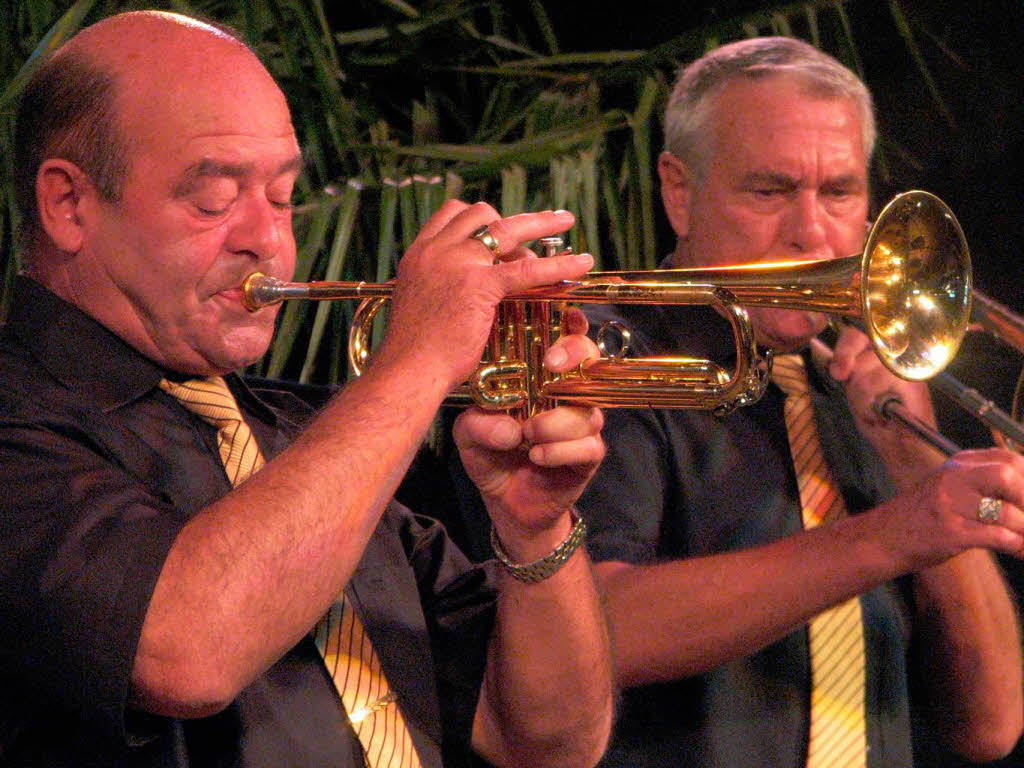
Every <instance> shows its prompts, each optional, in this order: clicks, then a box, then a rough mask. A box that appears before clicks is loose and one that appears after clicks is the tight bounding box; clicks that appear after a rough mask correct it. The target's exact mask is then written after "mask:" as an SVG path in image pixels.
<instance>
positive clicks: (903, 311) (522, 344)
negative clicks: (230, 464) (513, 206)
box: [244, 191, 971, 414]
mask: <svg viewBox="0 0 1024 768" xmlns="http://www.w3.org/2000/svg"><path fill="white" fill-rule="evenodd" d="M560 243H561V239H560V238H544V239H542V241H541V245H542V247H543V249H544V251H545V255H552V254H554V253H556V252H557V251H558V248H559V245H560ZM970 288H971V267H970V257H969V255H968V249H967V244H966V241H965V239H964V235H963V232H962V230H961V229H960V225H959V223H958V222H957V220H956V217H955V216H954V215H953V213H952V212H951V211H950V210H949V208H948V207H947V206H946V205H945V203H943V202H942V201H941V200H939V199H938V198H937V197H935V196H934V195H931V194H929V193H927V192H921V191H912V192H905V193H903V194H901V195H898V196H897V197H896V198H894V199H893V200H892V201H891V202H890V203H889V204H888V205H887V206H886V207H885V208H884V209H883V211H882V212H881V214H880V215H879V216H878V218H877V219H876V220H875V223H874V225H873V226H872V227H871V229H870V231H869V232H868V235H867V240H866V244H865V246H864V250H863V252H862V253H860V254H855V255H852V256H847V257H842V258H838V259H823V260H816V261H792V262H785V263H775V264H751V265H744V266H733V267H718V268H706V269H670V270H654V271H636V272H592V273H590V274H588V275H587V276H586V277H585V278H583V279H580V280H573V281H563V282H561V283H557V284H554V285H550V286H544V287H540V288H535V289H531V290H528V291H524V292H521V293H517V294H515V295H510V296H507V297H506V298H505V299H504V300H502V302H501V303H500V305H499V307H498V311H497V313H496V318H495V323H494V329H493V330H492V333H491V337H490V339H489V341H488V343H487V345H486V348H485V351H484V356H483V360H482V361H481V363H480V366H479V367H478V368H477V370H476V372H475V373H474V374H473V376H472V377H471V378H470V380H469V381H468V382H466V383H465V384H463V385H462V386H460V387H459V388H457V390H456V391H455V392H453V393H452V395H451V396H450V397H449V398H448V400H447V401H446V402H449V403H468V402H475V403H477V404H479V405H481V406H483V407H485V408H492V409H520V412H521V413H524V414H528V413H533V412H535V411H536V410H540V409H544V408H548V407H551V406H553V405H555V404H559V403H581V404H582V403H585V404H590V405H597V406H601V407H604V408H621V407H657V408H710V409H713V410H715V411H716V412H727V411H729V410H731V409H733V408H735V407H736V406H739V405H745V404H749V403H752V402H754V401H756V400H757V399H758V398H759V397H760V396H761V394H762V393H763V392H764V389H765V387H766V386H767V382H768V376H769V373H770V369H771V351H770V350H769V351H767V352H766V353H765V354H763V355H762V353H761V352H760V351H759V350H758V348H757V344H756V342H755V338H754V329H753V327H752V325H751V322H750V319H749V315H748V314H747V311H746V309H745V308H744V307H745V306H763V307H775V308H779V309H796V310H807V311H819V312H825V313H829V314H833V315H841V316H845V317H851V318H858V319H859V320H860V322H861V323H862V324H863V326H864V328H865V330H866V332H867V334H868V336H869V337H870V339H871V342H872V344H873V346H874V348H875V351H876V352H877V353H878V355H879V357H880V358H881V360H882V362H883V363H884V364H885V366H886V367H887V368H888V369H889V370H891V371H892V372H893V373H895V374H896V375H897V376H901V377H903V378H907V379H915V380H917V379H924V378H928V377H930V376H933V375H934V374H935V373H936V372H938V371H939V370H941V369H942V368H943V367H945V365H946V364H947V363H948V362H949V360H950V359H951V358H952V357H953V356H954V355H955V354H956V351H957V349H958V347H959V345H960V341H961V340H962V338H963V335H964V332H965V330H966V328H967V320H968V313H969V311H970ZM244 290H245V300H246V304H247V305H248V307H249V308H250V309H252V310H256V309H259V308H260V307H265V306H269V305H271V304H275V303H277V302H279V301H283V300H285V299H293V298H302V299H362V300H363V303H362V304H361V305H360V307H359V309H358V310H357V312H356V314H355V317H354V318H353V322H352V331H351V334H350V337H349V356H350V360H351V362H352V367H353V370H354V371H355V372H356V373H357V374H358V372H359V371H360V370H362V368H363V366H364V365H365V364H366V361H367V359H368V355H369V344H368V339H369V333H370V329H371V326H372V321H373V317H374V315H376V313H377V311H378V310H379V309H380V308H381V306H382V305H383V303H384V302H385V301H386V300H387V299H388V297H390V295H391V293H392V290H393V286H392V284H390V283H384V284H379V283H378V284H372V283H355V282H313V283H286V282H283V281H280V280H276V279H274V278H269V277H266V276H264V275H260V274H254V275H251V276H250V277H249V278H248V279H247V280H246V282H245V286H244ZM567 302H574V303H611V304H614V303H620V304H630V303H631V304H680V305H696V304H706V305H711V306H713V307H715V308H717V309H718V310H719V312H720V313H721V314H722V315H723V316H724V317H725V318H726V319H727V320H728V322H729V323H730V324H731V326H732V330H733V336H734V339H735V343H736V349H737V363H736V367H735V368H734V369H733V370H732V371H731V372H729V371H728V370H726V369H724V368H723V367H722V366H720V365H718V364H716V363H714V362H712V361H710V360H699V359H693V358H687V357H651V358H627V357H625V350H622V349H620V350H619V351H618V352H617V353H614V354H608V353H604V354H602V357H601V358H600V359H599V360H596V361H590V362H589V363H588V364H587V365H585V366H580V368H579V370H574V371H570V372H566V373H563V374H552V373H550V372H548V371H546V370H544V368H543V366H542V365H541V360H542V359H543V357H544V353H545V352H546V350H547V348H548V347H549V346H550V345H551V344H552V343H553V342H554V341H555V340H556V339H557V338H558V336H559V334H560V332H561V316H562V312H563V311H564V308H565V305H566V303H567ZM603 332H604V329H602V333H603ZM599 346H601V347H602V349H604V345H603V336H601V334H599Z"/></svg>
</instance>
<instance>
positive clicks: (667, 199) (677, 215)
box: [658, 151, 693, 237]
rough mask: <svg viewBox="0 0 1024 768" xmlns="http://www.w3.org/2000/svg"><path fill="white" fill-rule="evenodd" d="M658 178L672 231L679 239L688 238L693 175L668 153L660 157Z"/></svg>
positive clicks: (663, 153) (676, 158)
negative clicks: (659, 178)
mask: <svg viewBox="0 0 1024 768" xmlns="http://www.w3.org/2000/svg"><path fill="white" fill-rule="evenodd" d="M658 176H660V177H661V199H662V202H663V203H664V204H665V213H666V214H667V215H668V220H669V222H670V223H671V224H672V229H673V230H675V233H676V236H677V237H686V235H687V234H688V233H689V231H690V205H691V203H692V202H693V174H692V173H691V172H690V169H689V168H687V167H686V164H685V163H684V162H683V161H682V160H680V159H679V158H678V157H676V156H675V155H673V154H672V153H671V152H667V151H666V152H662V153H661V154H660V155H658Z"/></svg>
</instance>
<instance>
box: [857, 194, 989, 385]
mask: <svg viewBox="0 0 1024 768" xmlns="http://www.w3.org/2000/svg"><path fill="white" fill-rule="evenodd" d="M862 258H863V262H862V267H861V275H862V276H863V280H862V282H861V305H862V318H861V320H862V322H863V325H864V329H865V331H866V333H867V335H868V337H869V338H870V339H871V343H872V345H873V346H874V349H875V352H876V353H877V354H878V357H879V359H880V360H881V361H882V363H883V364H884V365H885V366H886V367H887V368H888V369H889V370H890V371H892V372H893V373H894V374H895V375H897V376H899V377H901V378H904V379H910V380H914V381H920V380H923V379H929V378H931V377H933V376H934V375H935V374H936V373H938V372H939V371H941V370H942V369H943V368H945V367H946V365H947V364H948V363H949V362H950V360H952V359H953V357H954V356H955V355H956V353H957V350H958V349H959V348H960V342H961V341H962V339H963V337H964V334H965V333H966V331H967V325H968V322H969V321H970V314H971V259H970V253H969V251H968V248H967V241H966V239H965V238H964V234H963V230H962V229H961V228H960V224H959V223H958V222H957V220H956V217H955V216H954V215H953V213H952V211H950V210H949V208H948V207H947V206H946V204H945V203H943V202H942V201H941V200H940V199H939V198H937V197H936V196H935V195H932V194H930V193H928V192H922V191H920V190H914V191H911V192H905V193H903V194H901V195H899V196H897V197H895V198H894V199H893V200H892V201H891V202H890V203H889V204H888V205H887V206H886V207H885V208H884V209H883V210H882V212H881V213H880V214H879V216H878V218H877V220H876V222H875V226H874V227H872V229H871V231H870V233H869V234H868V238H867V242H866V244H865V246H864V252H863V254H862Z"/></svg>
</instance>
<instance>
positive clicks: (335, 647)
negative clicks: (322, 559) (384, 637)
mask: <svg viewBox="0 0 1024 768" xmlns="http://www.w3.org/2000/svg"><path fill="white" fill-rule="evenodd" d="M160 388H161V389H162V390H164V391H165V392H167V393H168V394H169V395H171V396H172V397H174V398H175V399H176V400H177V401H178V402H180V403H181V404H182V405H183V406H185V408H186V410H188V411H190V412H192V413H194V414H196V415H197V416H199V418H201V419H203V420H204V421H206V422H207V423H208V424H211V425H213V426H214V427H216V428H217V449H218V451H219V452H220V460H221V462H222V463H223V464H224V471H225V472H227V475H228V479H229V480H231V485H232V486H236V485H240V484H241V483H243V482H245V480H247V479H248V478H249V476H250V475H251V474H252V473H253V472H255V471H256V470H258V469H259V468H260V467H262V466H263V465H264V464H265V463H266V462H265V461H264V459H263V454H262V453H261V452H260V449H259V446H258V445H257V444H256V440H255V439H254V437H253V434H252V430H250V429H249V425H248V424H246V423H245V419H244V418H243V417H242V412H241V411H240V410H239V409H238V403H237V402H236V401H235V396H234V395H232V394H231V390H230V389H228V385H227V382H225V381H224V379H223V378H222V377H220V376H212V377H210V378H208V379H191V380H189V381H185V382H182V383H180V384H179V383H175V382H172V381H167V380H166V379H164V380H163V381H161V382H160ZM314 634H315V639H316V645H317V648H318V649H319V650H320V655H321V656H323V658H324V664H325V665H326V666H327V669H328V671H329V672H330V673H331V678H332V679H333V680H334V685H335V687H336V688H337V689H338V693H339V694H340V695H341V701H342V704H344V705H345V711H346V712H348V713H349V716H348V717H349V720H350V721H351V723H352V727H353V728H354V729H355V731H356V735H357V736H358V737H359V743H360V744H361V745H362V747H363V757H364V759H365V761H366V765H367V766H369V768H420V760H419V756H418V755H417V754H416V749H415V747H414V746H413V743H412V737H411V736H410V735H409V729H408V728H407V727H406V725H405V720H404V719H403V718H402V713H401V712H399V710H398V706H397V705H394V704H395V702H396V701H397V696H395V694H394V693H392V691H391V689H390V688H389V687H388V683H387V680H385V679H384V673H383V671H382V670H381V666H380V660H379V659H378V658H377V654H376V652H375V651H374V650H373V646H372V645H370V637H369V635H367V634H366V630H365V629H363V625H362V622H360V621H359V617H358V616H356V613H355V611H353V610H351V607H350V606H349V605H348V601H347V599H346V598H345V595H344V593H342V595H341V597H340V598H339V599H338V600H337V601H336V602H335V603H334V605H332V606H331V609H330V610H329V611H328V613H327V615H326V616H325V617H324V618H323V619H321V620H320V622H319V623H318V624H317V626H316V630H315V633H314ZM389 705H394V706H389Z"/></svg>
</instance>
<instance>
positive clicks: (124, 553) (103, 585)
mask: <svg viewBox="0 0 1024 768" xmlns="http://www.w3.org/2000/svg"><path fill="white" fill-rule="evenodd" d="M0 486H2V488H3V494H4V497H5V498H4V501H3V504H2V505H0V617H2V619H3V620H2V621H0V684H3V685H5V686H6V687H7V688H8V691H12V690H13V691H17V692H18V694H19V695H20V696H21V699H20V701H21V703H22V707H23V709H22V711H23V712H24V717H25V719H26V721H27V720H28V719H30V718H32V716H33V710H35V711H36V713H38V712H42V713H44V714H48V715H49V717H50V718H51V721H52V719H53V717H57V715H54V712H63V713H65V715H63V716H59V717H60V718H61V719H63V718H64V717H68V716H70V717H68V719H69V720H71V721H72V722H81V723H82V724H83V727H84V728H87V729H88V730H89V732H90V739H91V740H92V739H95V740H97V741H99V742H100V743H104V742H106V743H110V744H112V745H121V744H124V743H125V741H126V738H127V737H126V734H125V726H124V711H125V705H126V701H127V697H128V689H129V684H130V679H131V670H132V666H133V663H134V657H135V651H136V647H137V643H138V639H139V636H140V634H141V629H142V622H143V620H144V618H145V614H146V609H147V607H148V604H149V599H150V595H151V593H152V590H153V588H154V585H155V583H156V580H157V577H158V576H159V573H160V569H161V566H162V564H163V561H164V559H165V557H166V555H167V552H168V550H169V549H170V547H171V544H172V543H173V541H174V538H175V536H176V535H177V533H178V531H179V530H180V528H181V527H182V525H184V522H185V521H184V519H183V518H182V516H181V515H180V513H178V512H177V511H176V510H175V509H174V507H173V506H172V505H171V504H170V503H169V500H167V499H161V498H158V497H157V496H156V495H154V494H153V493H152V492H151V491H150V490H148V489H147V487H146V486H145V485H144V484H142V483H140V482H138V481H137V480H136V479H135V478H134V477H132V476H131V475H130V474H129V473H127V472H126V471H124V470H123V469H121V468H120V467H118V466H117V465H116V464H115V463H114V462H112V461H109V460H107V459H106V458H105V457H104V455H103V452H102V451H101V450H100V449H99V447H98V446H96V445H95V444H91V443H90V438H89V437H88V436H87V435H85V434H84V432H80V431H76V428H75V427H74V425H72V424H68V423H59V422H56V421H50V422H46V421H41V422H36V423H32V422H29V421H19V420H17V419H13V418H11V417H4V418H3V419H2V420H0ZM15 700H18V697H17V696H12V697H11V698H10V699H9V701H15ZM5 716H7V717H10V714H9V713H5ZM15 728H16V726H15Z"/></svg>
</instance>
